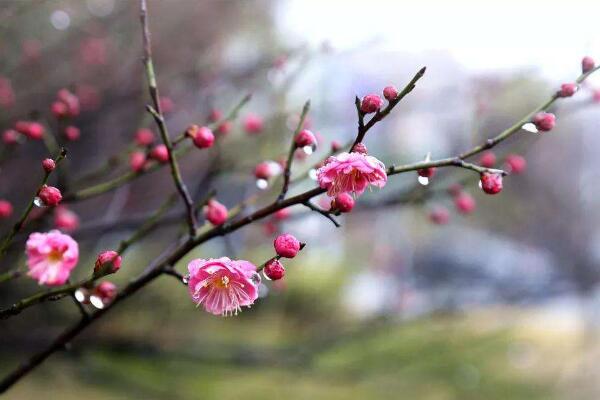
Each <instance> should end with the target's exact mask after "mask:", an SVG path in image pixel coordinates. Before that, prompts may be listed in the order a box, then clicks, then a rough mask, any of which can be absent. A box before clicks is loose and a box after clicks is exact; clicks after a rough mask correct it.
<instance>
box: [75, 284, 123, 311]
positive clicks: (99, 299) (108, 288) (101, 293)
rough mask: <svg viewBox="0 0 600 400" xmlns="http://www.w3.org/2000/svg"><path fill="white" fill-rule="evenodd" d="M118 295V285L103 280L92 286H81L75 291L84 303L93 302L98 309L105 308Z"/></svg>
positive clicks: (77, 297) (78, 298) (76, 296)
mask: <svg viewBox="0 0 600 400" xmlns="http://www.w3.org/2000/svg"><path fill="white" fill-rule="evenodd" d="M115 297H117V286H116V285H115V284H114V283H112V282H109V281H103V282H100V283H99V284H97V285H95V286H93V287H92V288H86V287H81V288H79V289H77V291H75V298H76V299H77V301H79V302H80V303H82V304H92V305H93V306H94V307H96V308H98V309H102V308H105V307H106V306H108V305H109V304H110V303H112V302H113V301H114V299H115Z"/></svg>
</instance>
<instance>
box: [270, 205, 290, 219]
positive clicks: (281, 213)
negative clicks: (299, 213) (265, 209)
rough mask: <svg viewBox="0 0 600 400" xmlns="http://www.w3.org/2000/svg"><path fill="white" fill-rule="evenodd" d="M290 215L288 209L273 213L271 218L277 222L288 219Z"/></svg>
mask: <svg viewBox="0 0 600 400" xmlns="http://www.w3.org/2000/svg"><path fill="white" fill-rule="evenodd" d="M291 214H292V212H291V211H290V210H289V208H282V209H281V210H277V211H275V213H274V214H273V217H274V218H275V219H276V220H277V221H283V220H285V219H288V218H289V217H290V215H291Z"/></svg>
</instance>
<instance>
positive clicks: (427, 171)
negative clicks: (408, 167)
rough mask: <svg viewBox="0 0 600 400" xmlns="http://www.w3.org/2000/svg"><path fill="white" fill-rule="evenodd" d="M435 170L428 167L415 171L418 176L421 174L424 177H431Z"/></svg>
mask: <svg viewBox="0 0 600 400" xmlns="http://www.w3.org/2000/svg"><path fill="white" fill-rule="evenodd" d="M435 172H436V168H435V167H429V168H423V169H420V170H418V171H417V173H418V174H419V176H422V177H424V178H429V179H431V178H433V176H434V175H435Z"/></svg>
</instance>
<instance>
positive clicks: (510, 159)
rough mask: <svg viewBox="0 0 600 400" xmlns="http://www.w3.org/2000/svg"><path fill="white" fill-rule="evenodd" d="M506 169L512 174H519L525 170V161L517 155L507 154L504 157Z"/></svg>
mask: <svg viewBox="0 0 600 400" xmlns="http://www.w3.org/2000/svg"><path fill="white" fill-rule="evenodd" d="M505 161H506V165H507V169H508V170H509V171H510V173H512V174H520V173H522V172H523V171H525V168H527V160H525V158H524V157H523V156H520V155H518V154H509V155H507V156H506V160H505Z"/></svg>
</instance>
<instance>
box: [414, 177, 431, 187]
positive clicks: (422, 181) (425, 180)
mask: <svg viewBox="0 0 600 400" xmlns="http://www.w3.org/2000/svg"><path fill="white" fill-rule="evenodd" d="M417 181H419V183H420V184H421V185H423V186H427V185H429V178H428V177H426V176H419V177H418V178H417Z"/></svg>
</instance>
